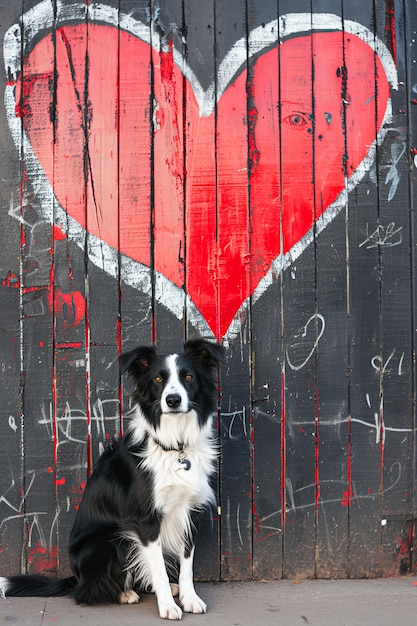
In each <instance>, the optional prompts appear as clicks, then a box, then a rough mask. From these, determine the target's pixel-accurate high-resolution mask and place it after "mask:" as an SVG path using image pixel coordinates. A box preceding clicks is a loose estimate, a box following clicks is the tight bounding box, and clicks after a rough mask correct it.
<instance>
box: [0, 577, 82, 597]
mask: <svg viewBox="0 0 417 626" xmlns="http://www.w3.org/2000/svg"><path fill="white" fill-rule="evenodd" d="M76 583H77V581H76V579H75V577H74V576H71V577H70V578H52V577H50V576H43V575H41V574H29V575H26V574H19V575H17V576H7V577H5V578H2V577H0V597H3V598H7V597H12V596H20V597H31V596H33V597H35V596H43V597H46V596H68V595H71V593H72V591H73V589H74V588H75V586H76Z"/></svg>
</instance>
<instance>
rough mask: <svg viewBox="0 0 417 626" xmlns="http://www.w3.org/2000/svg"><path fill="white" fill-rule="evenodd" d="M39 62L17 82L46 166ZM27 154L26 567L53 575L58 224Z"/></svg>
mask: <svg viewBox="0 0 417 626" xmlns="http://www.w3.org/2000/svg"><path fill="white" fill-rule="evenodd" d="M27 9H28V4H27V3H23V4H22V28H23V32H31V28H33V27H34V26H35V27H36V24H35V23H34V17H33V16H30V15H27V14H26V11H27ZM48 44H49V45H50V44H51V40H49V41H48ZM38 61H39V62H40V61H41V56H39V55H38V54H37V53H36V51H35V52H34V53H33V55H32V54H31V55H30V56H29V55H28V54H27V51H25V54H24V57H23V65H22V71H21V75H20V79H19V81H18V84H17V86H16V102H17V105H18V106H17V109H16V117H17V118H18V117H21V124H22V130H23V131H24V132H26V133H27V137H28V139H29V141H30V143H31V146H32V147H33V148H34V149H37V148H38V152H37V158H38V160H39V163H41V165H42V166H44V167H45V168H47V167H48V166H49V165H50V164H51V162H52V159H53V157H52V155H53V145H52V139H53V135H52V132H49V133H48V132H46V133H45V136H44V138H43V140H42V139H41V136H40V135H41V133H42V131H43V130H44V129H42V128H36V127H35V126H34V124H33V122H34V118H36V115H34V114H33V111H34V109H33V108H32V102H34V101H36V102H37V103H38V105H39V110H42V109H46V110H47V111H48V113H47V115H48V116H49V111H50V109H49V105H50V96H49V94H47V93H46V91H45V87H46V84H47V82H49V80H50V79H51V76H52V73H51V65H50V64H48V62H47V63H46V64H42V63H41V62H40V65H41V68H42V72H41V75H40V76H39V68H38V67H37V63H38ZM32 131H33V132H32ZM35 146H36V148H35ZM21 158H22V163H23V168H24V169H23V170H22V196H21V199H20V202H21V213H20V214H21V216H22V215H23V214H25V215H26V214H27V215H28V217H29V219H28V220H26V219H25V216H24V221H23V228H22V240H21V244H22V245H21V255H22V264H21V272H22V273H21V284H22V305H23V306H22V315H23V320H22V328H21V330H22V342H23V359H22V366H23V371H22V374H23V375H24V388H23V397H22V400H23V407H22V409H23V419H24V483H23V493H24V494H25V497H24V511H25V515H24V532H25V550H24V554H22V568H23V569H27V571H29V572H45V573H52V574H53V573H56V572H57V567H58V562H57V556H58V538H57V535H56V529H55V528H54V520H55V510H56V497H55V485H54V480H53V475H52V473H51V472H48V468H49V467H53V459H54V453H53V440H52V436H51V435H52V433H51V432H50V431H48V430H47V429H45V426H44V425H43V424H41V422H42V421H43V420H44V418H46V419H48V418H49V416H50V414H51V405H52V364H53V315H52V311H53V287H52V282H53V272H52V268H53V256H52V254H51V253H52V252H53V247H52V225H51V224H49V223H48V220H46V219H45V217H44V210H45V209H46V210H48V208H50V207H51V206H52V193H51V189H50V188H49V189H48V188H47V187H45V186H43V185H40V184H37V182H36V181H35V180H34V178H33V168H34V167H36V165H35V164H34V162H33V158H32V157H31V155H30V149H26V147H25V148H24V149H22V152H21ZM29 199H31V200H32V202H30V201H29ZM28 201H29V202H28ZM29 203H30V204H29ZM30 205H32V206H30Z"/></svg>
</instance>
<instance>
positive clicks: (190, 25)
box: [168, 2, 223, 580]
mask: <svg viewBox="0 0 417 626" xmlns="http://www.w3.org/2000/svg"><path fill="white" fill-rule="evenodd" d="M168 5H169V6H171V3H168ZM182 12H183V13H182V16H181V21H180V22H179V23H178V29H177V32H173V41H174V45H175V46H176V48H177V49H178V50H182V53H183V55H184V59H185V62H186V63H187V65H189V66H190V68H191V69H192V71H193V72H194V74H195V76H196V80H197V81H198V82H199V83H200V84H201V85H202V87H203V88H205V89H207V86H208V85H209V84H210V83H212V81H213V80H214V75H215V70H216V68H215V58H214V55H213V50H214V36H215V32H214V31H215V28H214V26H215V24H214V4H213V3H211V2H207V3H204V4H202V3H197V2H191V3H189V2H183V3H182ZM195 89H196V85H193V84H192V83H191V82H190V81H189V80H188V79H187V80H185V79H184V78H183V90H184V100H185V105H184V168H185V173H186V176H185V177H184V202H185V222H184V231H185V247H184V254H183V258H184V288H185V291H186V292H189V291H190V290H189V288H188V285H189V283H190V284H192V282H193V273H194V278H195V277H197V276H198V275H199V272H200V270H201V256H200V257H199V255H198V252H199V251H200V247H199V245H198V242H199V238H198V232H203V233H205V234H206V236H209V235H210V220H211V219H212V218H213V215H214V217H215V206H216V201H215V197H216V196H215V194H216V190H215V159H214V155H215V125H214V115H211V116H210V120H209V119H205V120H204V124H203V123H202V120H201V116H202V111H201V108H200V107H199V110H198V116H197V114H196V112H195V110H194V109H193V100H194V98H195ZM214 97H215V94H214V92H213V94H212V100H211V106H212V109H213V111H214V108H215V103H214ZM197 220H199V221H201V223H200V224H199V225H198V226H197V227H196V226H195V224H196V221H197ZM206 263H207V259H206ZM190 273H191V276H190ZM190 278H191V281H190V280H189V279H190ZM192 291H193V289H192V287H191V292H192ZM184 321H185V334H186V336H187V337H193V336H195V335H196V334H197V333H200V332H201V333H202V334H207V333H206V332H204V329H203V326H202V320H201V316H199V315H198V313H197V312H196V310H195V308H194V306H193V304H192V303H191V300H190V299H187V303H186V309H185V320H184ZM222 373H223V368H222ZM218 422H219V420H218V419H217V420H216V423H215V427H216V432H215V436H217V437H218V436H219V432H218V426H219V423H218ZM218 469H219V466H218V467H217V470H218ZM212 487H213V489H214V490H215V493H216V503H215V504H214V505H211V506H210V508H209V509H208V510H207V511H206V512H204V514H203V515H202V517H201V521H200V528H199V533H198V538H197V548H196V555H195V568H194V569H195V576H196V577H197V578H198V579H200V580H220V516H219V510H220V508H219V507H220V504H221V500H220V498H221V496H220V480H219V472H218V471H217V472H216V475H215V476H213V479H212Z"/></svg>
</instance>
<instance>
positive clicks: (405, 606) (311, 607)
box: [0, 576, 417, 626]
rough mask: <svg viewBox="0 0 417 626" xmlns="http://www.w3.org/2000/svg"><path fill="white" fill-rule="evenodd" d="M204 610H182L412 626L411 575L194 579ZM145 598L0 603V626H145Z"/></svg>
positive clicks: (268, 623) (308, 625) (277, 625)
mask: <svg viewBox="0 0 417 626" xmlns="http://www.w3.org/2000/svg"><path fill="white" fill-rule="evenodd" d="M196 590H197V593H198V594H199V595H200V596H201V597H202V598H203V599H204V600H205V602H207V605H208V610H207V613H206V614H205V615H192V614H189V613H185V614H184V615H183V619H182V621H183V624H184V625H188V626H208V625H209V624H210V625H211V626H213V625H215V626H258V625H259V626H368V625H369V626H393V624H403V625H404V626H414V625H417V577H416V576H413V577H411V576H404V577H401V578H390V579H376V580H302V581H288V580H285V581H283V580H281V581H276V582H245V583H197V584H196ZM162 623H163V622H162V620H161V619H160V617H159V615H158V611H157V607H156V599H155V597H154V596H153V595H150V594H144V595H143V596H142V597H141V601H140V603H139V604H136V605H123V606H118V605H111V606H99V607H86V606H78V605H76V604H75V603H74V601H73V600H71V598H9V599H6V600H0V624H7V625H8V626H11V625H13V624H16V625H18V626H23V625H25V626H26V625H27V626H46V625H48V624H57V625H58V626H80V624H88V625H89V626H133V625H135V626H138V624H141V625H143V626H153V625H156V624H159V626H161V624H162Z"/></svg>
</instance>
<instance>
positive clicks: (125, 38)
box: [16, 22, 390, 338]
mask: <svg viewBox="0 0 417 626" xmlns="http://www.w3.org/2000/svg"><path fill="white" fill-rule="evenodd" d="M236 72H237V74H236ZM230 74H231V76H233V75H234V74H235V78H234V80H233V82H231V83H230V84H229V85H228V86H227V88H226V89H225V90H224V91H223V93H222V94H221V95H220V98H219V100H218V103H217V106H216V107H214V104H213V106H212V108H211V109H210V107H209V110H207V107H206V110H204V111H201V108H200V106H199V102H198V98H197V96H196V94H197V87H199V86H198V85H197V83H196V81H194V82H193V81H191V79H190V80H189V79H188V78H185V77H184V75H183V74H182V73H181V70H180V69H179V67H178V66H177V64H176V63H175V61H174V55H173V53H172V49H171V50H170V51H164V52H157V51H155V50H154V49H153V48H151V47H150V45H149V44H148V43H146V42H144V41H142V40H141V39H139V38H137V37H135V36H134V35H132V34H130V33H128V32H126V31H123V30H119V31H118V30H117V29H116V28H113V27H112V26H109V25H98V24H89V25H88V28H87V26H86V24H85V23H84V22H83V23H79V24H75V25H74V24H73V25H64V26H62V27H60V28H59V29H58V30H57V32H56V38H55V40H54V39H53V37H52V35H51V34H49V35H47V36H45V37H43V38H42V39H41V40H40V41H39V43H37V44H36V45H35V46H34V47H33V49H32V50H31V52H30V53H29V54H28V56H27V57H26V58H25V60H24V68H23V73H22V75H21V77H20V79H19V81H18V83H17V89H16V102H17V106H16V115H18V116H20V117H22V118H23V128H24V130H25V132H26V135H27V137H28V139H29V141H30V143H31V146H32V148H33V151H34V154H35V156H36V158H37V160H38V162H39V163H40V165H41V167H42V169H43V172H44V173H45V175H46V177H47V179H48V181H49V183H50V185H51V186H52V188H53V190H54V193H55V196H56V198H57V200H58V202H59V204H60V206H61V207H62V208H63V209H64V210H65V211H66V212H67V214H68V215H69V216H71V217H72V218H73V219H74V220H75V221H76V223H78V224H79V225H81V226H82V228H83V229H86V230H87V231H88V232H89V233H91V234H92V235H94V236H95V237H97V238H98V239H99V240H100V241H102V242H104V243H105V244H106V245H107V246H109V247H110V248H111V249H116V250H120V252H121V253H122V254H123V255H125V256H126V257H128V258H130V259H132V260H133V261H135V262H139V263H141V264H144V265H145V266H148V267H153V268H154V269H155V270H156V271H157V272H159V273H160V275H163V276H165V277H166V278H168V279H169V281H171V282H172V283H174V284H175V285H177V286H178V287H179V288H184V289H185V290H186V292H187V293H188V295H189V296H190V298H191V299H192V301H193V302H194V304H195V305H196V306H197V307H198V309H199V311H200V312H201V314H202V316H203V317H204V318H205V320H206V321H207V323H208V325H209V327H210V328H211V330H212V331H213V333H214V335H216V336H217V337H219V338H220V337H223V336H224V335H225V334H226V333H227V330H228V328H229V326H230V324H231V322H232V320H233V318H234V316H235V315H236V313H237V311H238V310H239V308H240V307H241V305H242V304H243V303H244V302H245V301H246V300H247V298H248V297H249V296H250V295H252V294H253V293H254V292H255V290H256V288H257V286H258V285H259V283H260V281H262V280H263V279H264V278H265V276H267V274H268V272H270V270H271V267H272V264H273V262H274V260H276V259H277V257H278V258H279V257H280V255H281V257H282V256H283V255H286V254H287V253H290V254H291V253H292V251H294V250H295V249H296V247H297V246H300V245H301V244H300V242H303V241H305V240H306V235H308V233H311V232H312V231H311V229H312V227H313V225H314V223H319V221H320V220H323V219H324V218H325V212H326V211H327V210H328V209H329V207H332V206H333V205H334V203H335V201H336V200H337V199H338V198H339V197H340V194H343V191H344V190H345V189H346V186H347V184H346V181H347V180H348V179H350V180H351V181H354V180H355V177H356V178H357V179H358V180H359V179H360V177H361V176H362V175H363V172H361V168H362V169H363V168H364V167H365V165H364V163H365V162H366V157H367V154H368V152H369V150H370V148H371V147H372V146H374V144H375V141H376V137H377V135H378V132H379V131H380V129H381V127H382V125H383V123H384V116H385V114H386V111H387V107H388V105H389V97H390V87H389V82H388V78H387V76H386V73H385V70H384V67H383V64H382V63H381V60H380V58H379V56H378V55H376V54H375V51H374V50H373V49H372V48H371V47H370V46H369V45H368V44H367V43H366V42H365V41H364V40H363V39H362V38H360V37H359V36H356V35H354V34H347V33H343V32H341V31H333V32H313V33H312V34H311V35H305V34H304V35H303V36H298V37H296V38H292V39H287V40H286V41H284V42H283V43H282V44H281V45H279V46H274V47H272V48H271V47H269V48H265V49H264V50H261V53H260V54H259V55H258V56H256V57H253V58H252V59H251V60H250V64H249V70H248V72H246V69H245V68H244V67H237V68H235V72H234V74H233V72H231V73H230ZM200 89H201V88H200ZM200 104H201V103H200ZM214 108H215V110H214ZM28 169H29V170H30V167H29V168H28ZM30 173H31V172H30V171H29V174H30ZM61 228H62V229H63V230H64V231H67V227H66V225H65V224H64V223H62V224H61ZM69 234H70V233H69ZM104 267H105V263H104ZM110 273H113V272H112V271H110Z"/></svg>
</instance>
